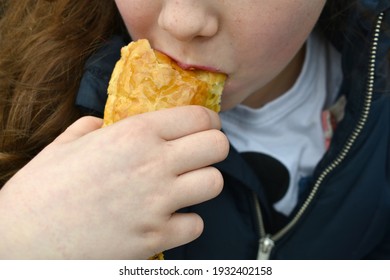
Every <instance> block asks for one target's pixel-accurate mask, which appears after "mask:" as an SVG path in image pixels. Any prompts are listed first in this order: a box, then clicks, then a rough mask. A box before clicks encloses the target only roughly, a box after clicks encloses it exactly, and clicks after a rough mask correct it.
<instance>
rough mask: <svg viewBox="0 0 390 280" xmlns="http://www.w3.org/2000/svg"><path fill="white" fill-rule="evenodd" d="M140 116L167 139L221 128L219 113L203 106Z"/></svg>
mask: <svg viewBox="0 0 390 280" xmlns="http://www.w3.org/2000/svg"><path fill="white" fill-rule="evenodd" d="M138 116H139V117H142V118H143V120H144V121H145V120H146V121H148V124H149V126H150V129H151V130H154V131H156V132H157V133H158V136H159V137H161V138H162V139H165V140H172V139H177V138H180V137H183V136H186V135H189V134H193V133H196V132H199V131H204V130H208V129H220V128H221V122H220V119H219V116H218V114H217V113H215V112H213V111H211V110H209V109H207V108H205V107H201V106H179V107H175V108H170V109H164V110H160V111H156V112H150V113H147V114H142V115H138ZM135 117H137V116H135Z"/></svg>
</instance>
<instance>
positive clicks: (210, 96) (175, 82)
mask: <svg viewBox="0 0 390 280" xmlns="http://www.w3.org/2000/svg"><path fill="white" fill-rule="evenodd" d="M225 79H226V76H225V75H224V74H221V73H211V72H207V71H201V70H195V71H186V70H183V69H182V68H180V67H179V66H178V65H177V64H176V63H175V62H174V61H173V60H171V59H170V58H169V57H168V56H166V55H164V54H162V53H160V52H158V51H155V50H153V49H152V48H151V47H150V44H149V42H148V41H147V40H145V39H142V40H138V41H136V42H132V43H130V44H129V45H128V46H126V47H123V48H122V50H121V59H120V60H119V61H118V62H117V64H116V66H115V69H114V71H113V73H112V76H111V80H110V83H109V87H108V94H109V96H108V99H107V103H106V107H105V112H104V125H109V124H112V123H114V122H116V121H118V120H121V119H123V118H125V117H128V116H132V115H136V114H140V113H145V112H150V111H156V110H159V109H163V108H170V107H175V106H182V105H191V104H192V105H202V106H205V107H208V108H210V109H212V110H214V111H217V112H218V111H219V110H220V105H219V103H220V98H221V94H222V89H223V85H224V82H225Z"/></svg>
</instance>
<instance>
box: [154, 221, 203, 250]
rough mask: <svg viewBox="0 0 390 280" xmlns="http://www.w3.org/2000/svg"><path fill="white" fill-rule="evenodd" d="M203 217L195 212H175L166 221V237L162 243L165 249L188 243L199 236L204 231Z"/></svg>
mask: <svg viewBox="0 0 390 280" xmlns="http://www.w3.org/2000/svg"><path fill="white" fill-rule="evenodd" d="M203 228H204V224H203V220H202V218H201V217H200V216H199V215H197V214H195V213H174V214H173V215H172V216H171V218H170V219H169V221H168V222H167V223H166V226H165V228H164V229H165V230H164V234H163V236H165V239H164V240H163V242H161V243H160V244H163V245H164V247H162V248H161V250H160V251H165V250H168V249H172V248H174V247H178V246H181V245H184V244H187V243H189V242H191V241H193V240H195V239H196V238H198V237H199V236H200V235H201V234H202V232H203Z"/></svg>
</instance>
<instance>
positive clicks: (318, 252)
mask: <svg viewBox="0 0 390 280" xmlns="http://www.w3.org/2000/svg"><path fill="white" fill-rule="evenodd" d="M323 16H325V17H326V16H327V15H326V13H324V15H323ZM347 25H348V28H347V29H346V31H345V32H344V33H343V34H336V35H334V36H332V40H333V43H334V44H335V46H336V47H337V48H338V49H339V51H340V52H341V53H342V67H343V73H344V80H343V83H342V86H341V90H340V94H343V95H345V96H346V98H347V106H346V109H345V116H344V118H343V120H342V121H341V122H340V123H339V124H338V126H337V129H336V131H335V134H334V136H333V139H332V142H331V145H330V148H329V150H328V151H327V153H326V154H325V155H324V157H323V158H322V160H321V161H320V162H319V163H318V165H317V167H316V169H315V171H314V174H313V176H312V179H311V180H309V182H308V183H307V184H308V187H307V189H306V191H304V192H303V193H302V194H301V195H300V201H299V203H298V206H297V207H296V209H295V211H294V212H293V214H292V215H291V217H290V218H288V219H286V220H282V221H279V222H278V224H275V221H274V214H273V211H272V209H271V207H270V203H269V202H268V201H267V199H266V194H265V191H264V187H263V185H262V182H261V180H260V179H259V178H258V176H257V175H256V173H255V172H253V169H252V168H251V167H250V166H249V165H248V163H247V161H246V160H244V158H243V157H242V156H241V155H240V154H239V153H237V151H236V150H235V149H234V147H231V150H230V153H229V156H228V158H227V159H226V160H225V161H223V162H221V163H219V164H217V165H216V166H217V167H218V168H219V169H220V171H221V172H222V174H223V176H224V180H225V185H224V189H223V191H222V193H221V194H220V195H219V196H218V197H217V198H215V199H213V200H211V201H208V202H205V203H202V204H199V205H196V206H193V207H189V208H186V209H182V211H183V212H196V213H198V214H199V215H200V216H201V217H202V218H203V220H204V223H205V229H204V233H203V234H202V236H201V237H200V238H198V239H197V240H195V241H193V242H192V243H190V244H187V245H184V246H181V247H179V248H175V249H173V250H170V251H168V252H165V255H166V258H167V259H169V258H173V259H254V258H256V257H258V252H259V251H260V252H261V253H260V254H259V256H260V257H265V258H267V257H270V258H272V259H390V1H388V0H378V1H375V0H371V1H370V0H360V1H358V4H357V5H356V6H355V7H354V8H353V9H352V10H351V12H350V14H349V16H348V19H347ZM124 44H126V42H125V41H123V40H122V39H121V38H120V37H115V38H113V39H112V40H111V41H110V42H109V43H108V44H107V45H106V46H104V47H103V48H102V49H101V50H100V51H99V52H98V53H96V54H95V55H93V56H92V57H91V58H90V59H89V60H88V62H87V64H86V68H85V74H84V76H83V79H82V81H81V85H80V90H79V94H78V96H77V100H76V104H77V105H78V106H80V107H81V108H82V109H83V110H86V112H87V113H88V114H94V115H98V116H102V112H103V109H104V104H105V100H106V88H107V84H108V80H109V78H110V75H111V72H112V69H113V67H114V64H115V62H116V61H117V60H118V59H119V49H120V47H121V46H123V45H124ZM260 247H261V248H260Z"/></svg>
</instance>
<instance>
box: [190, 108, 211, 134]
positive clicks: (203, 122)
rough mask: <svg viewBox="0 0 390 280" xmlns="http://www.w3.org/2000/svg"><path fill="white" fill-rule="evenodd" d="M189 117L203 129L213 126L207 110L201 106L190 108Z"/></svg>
mask: <svg viewBox="0 0 390 280" xmlns="http://www.w3.org/2000/svg"><path fill="white" fill-rule="evenodd" d="M190 110H191V117H192V118H193V119H194V120H196V122H197V123H198V124H199V125H200V126H201V127H203V128H205V129H209V128H211V127H212V126H213V120H212V115H211V114H210V113H209V111H208V109H206V108H205V107H202V106H190Z"/></svg>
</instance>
